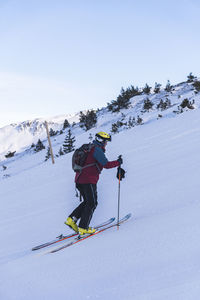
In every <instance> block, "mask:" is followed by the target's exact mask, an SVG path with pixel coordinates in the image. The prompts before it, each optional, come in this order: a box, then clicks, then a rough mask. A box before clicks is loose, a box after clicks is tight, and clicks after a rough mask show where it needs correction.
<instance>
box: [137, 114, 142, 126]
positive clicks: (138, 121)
mask: <svg viewBox="0 0 200 300" xmlns="http://www.w3.org/2000/svg"><path fill="white" fill-rule="evenodd" d="M136 124H137V125H142V124H143V119H142V118H141V117H140V116H137V121H136Z"/></svg>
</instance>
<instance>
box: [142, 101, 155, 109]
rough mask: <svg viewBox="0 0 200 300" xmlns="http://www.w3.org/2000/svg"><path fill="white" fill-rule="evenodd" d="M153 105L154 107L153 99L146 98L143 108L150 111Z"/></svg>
mask: <svg viewBox="0 0 200 300" xmlns="http://www.w3.org/2000/svg"><path fill="white" fill-rule="evenodd" d="M152 107H153V102H151V100H149V98H147V99H145V100H144V106H143V109H144V110H145V111H149V110H150V109H151V108H152Z"/></svg>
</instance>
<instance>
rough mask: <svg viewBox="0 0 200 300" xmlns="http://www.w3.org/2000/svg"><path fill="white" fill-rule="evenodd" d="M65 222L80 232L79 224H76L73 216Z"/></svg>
mask: <svg viewBox="0 0 200 300" xmlns="http://www.w3.org/2000/svg"><path fill="white" fill-rule="evenodd" d="M65 224H66V225H67V226H69V227H70V228H71V229H73V230H74V231H75V232H77V233H78V226H77V225H76V222H75V221H74V220H73V219H72V218H70V217H68V218H67V221H66V222H65Z"/></svg>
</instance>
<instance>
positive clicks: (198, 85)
mask: <svg viewBox="0 0 200 300" xmlns="http://www.w3.org/2000/svg"><path fill="white" fill-rule="evenodd" d="M193 86H194V88H195V92H196V93H199V92H200V81H198V80H196V81H195V82H194V83H193Z"/></svg>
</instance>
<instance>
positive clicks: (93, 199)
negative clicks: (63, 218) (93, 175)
mask: <svg viewBox="0 0 200 300" xmlns="http://www.w3.org/2000/svg"><path fill="white" fill-rule="evenodd" d="M76 187H77V189H78V190H79V192H80V194H81V196H82V198H83V202H81V204H80V205H79V206H78V207H77V208H75V210H74V211H73V212H72V213H71V215H70V216H69V217H71V218H72V217H75V218H76V219H77V220H78V219H80V222H79V225H78V226H79V227H81V228H85V229H88V227H89V224H90V221H91V219H92V215H93V213H94V210H95V208H96V207H97V204H98V202H97V185H96V184H91V183H87V184H80V183H77V184H76Z"/></svg>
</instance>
